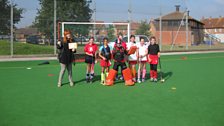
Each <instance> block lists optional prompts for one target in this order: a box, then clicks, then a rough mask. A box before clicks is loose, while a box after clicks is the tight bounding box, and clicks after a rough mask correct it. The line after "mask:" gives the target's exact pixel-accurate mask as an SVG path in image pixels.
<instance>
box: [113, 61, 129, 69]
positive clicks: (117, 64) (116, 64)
mask: <svg viewBox="0 0 224 126" xmlns="http://www.w3.org/2000/svg"><path fill="white" fill-rule="evenodd" d="M119 66H120V67H121V71H123V70H124V69H127V66H126V64H125V62H124V63H122V62H114V67H113V69H114V70H116V71H118V68H119Z"/></svg>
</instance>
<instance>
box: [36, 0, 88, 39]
mask: <svg viewBox="0 0 224 126" xmlns="http://www.w3.org/2000/svg"><path fill="white" fill-rule="evenodd" d="M39 2H40V5H41V8H40V9H39V10H38V15H37V16H36V18H35V22H34V26H36V27H37V28H38V29H39V31H40V32H41V33H43V34H45V35H46V36H47V37H48V38H49V37H51V36H53V31H54V30H53V26H54V23H53V22H54V20H53V19H54V17H53V16H54V0H39ZM56 11H57V21H58V22H65V21H70V22H76V21H79V22H89V21H90V19H91V16H92V10H91V9H90V8H89V2H87V0H57V9H56ZM88 27H89V26H86V25H68V26H65V28H66V29H69V30H71V31H72V33H74V34H82V35H86V34H88Z"/></svg>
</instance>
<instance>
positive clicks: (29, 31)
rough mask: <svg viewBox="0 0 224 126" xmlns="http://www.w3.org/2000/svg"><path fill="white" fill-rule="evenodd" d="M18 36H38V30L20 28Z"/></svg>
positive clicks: (17, 32) (16, 31)
mask: <svg viewBox="0 0 224 126" xmlns="http://www.w3.org/2000/svg"><path fill="white" fill-rule="evenodd" d="M15 33H16V34H24V35H37V34H38V30H37V28H20V29H17V30H15Z"/></svg>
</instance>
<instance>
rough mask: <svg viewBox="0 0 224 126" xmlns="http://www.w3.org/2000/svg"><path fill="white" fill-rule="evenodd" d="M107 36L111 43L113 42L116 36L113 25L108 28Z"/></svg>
mask: <svg viewBox="0 0 224 126" xmlns="http://www.w3.org/2000/svg"><path fill="white" fill-rule="evenodd" d="M107 31H108V32H107V35H108V39H109V41H112V40H113V39H114V38H115V35H114V32H115V31H114V26H113V25H109V27H108V28H107Z"/></svg>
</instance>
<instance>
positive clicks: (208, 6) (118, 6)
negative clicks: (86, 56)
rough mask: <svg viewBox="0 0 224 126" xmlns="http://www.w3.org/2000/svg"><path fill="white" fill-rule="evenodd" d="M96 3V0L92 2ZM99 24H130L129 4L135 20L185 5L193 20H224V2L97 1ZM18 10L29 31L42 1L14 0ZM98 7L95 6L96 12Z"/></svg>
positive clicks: (205, 0)
mask: <svg viewBox="0 0 224 126" xmlns="http://www.w3.org/2000/svg"><path fill="white" fill-rule="evenodd" d="M92 1H94V0H92ZM95 1H96V11H97V12H96V20H101V21H105V22H113V21H126V20H128V11H127V10H128V8H129V1H131V7H132V20H134V21H140V20H149V19H151V18H157V17H159V13H160V7H161V12H162V14H167V13H170V12H172V11H174V10H175V8H174V6H175V5H177V4H179V5H181V10H182V11H183V10H184V9H185V8H188V9H189V10H190V16H192V17H193V18H195V19H198V20H200V19H201V18H202V17H203V16H204V17H210V16H212V17H219V16H223V17H224V14H223V12H224V7H223V6H224V0H95ZM14 3H16V4H17V5H18V7H21V8H24V9H25V10H26V11H25V13H24V14H23V17H24V18H23V19H22V20H21V22H20V23H19V24H18V25H17V27H25V26H29V25H31V24H32V22H33V21H34V18H35V16H36V13H37V8H40V5H39V1H38V0H14ZM93 5H94V3H91V8H93V7H94V6H93Z"/></svg>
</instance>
